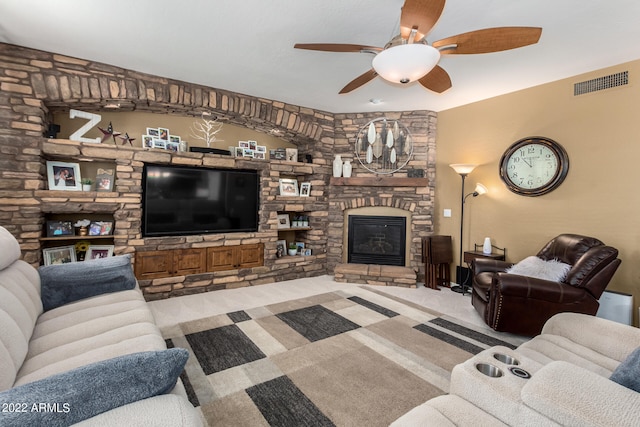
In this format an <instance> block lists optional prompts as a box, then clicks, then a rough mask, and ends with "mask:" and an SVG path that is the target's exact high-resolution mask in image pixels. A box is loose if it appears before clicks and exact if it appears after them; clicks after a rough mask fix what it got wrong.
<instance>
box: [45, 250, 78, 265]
mask: <svg viewBox="0 0 640 427" xmlns="http://www.w3.org/2000/svg"><path fill="white" fill-rule="evenodd" d="M42 257H43V258H44V265H54V264H68V263H70V262H76V247H75V245H70V246H60V247H57V248H48V249H43V250H42Z"/></svg>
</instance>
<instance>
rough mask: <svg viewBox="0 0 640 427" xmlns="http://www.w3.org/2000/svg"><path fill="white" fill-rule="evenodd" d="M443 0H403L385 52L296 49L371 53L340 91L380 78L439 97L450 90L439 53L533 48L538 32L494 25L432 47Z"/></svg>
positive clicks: (348, 47)
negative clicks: (418, 86)
mask: <svg viewBox="0 0 640 427" xmlns="http://www.w3.org/2000/svg"><path fill="white" fill-rule="evenodd" d="M445 1H446V0H405V2H404V5H403V6H402V12H401V14H400V34H399V35H397V36H396V37H394V38H393V39H391V41H390V42H389V43H387V44H386V45H385V47H384V48H381V47H375V46H366V45H359V44H341V43H308V44H305V43H297V44H295V45H294V46H293V47H294V48H296V49H308V50H319V51H324V52H361V53H371V54H374V55H375V56H374V58H373V61H372V63H371V65H372V68H371V69H370V70H369V71H367V72H365V73H363V74H362V75H360V76H358V77H356V78H355V79H353V80H352V81H351V82H349V83H348V84H347V85H346V86H345V87H343V88H342V90H341V91H340V93H341V94H343V93H348V92H351V91H352V90H354V89H357V88H359V87H360V86H362V85H364V84H365V83H367V82H369V81H371V80H373V79H374V78H375V77H376V76H380V77H382V78H383V79H385V80H388V81H390V82H393V83H402V84H406V83H411V82H414V81H416V80H417V81H418V82H419V83H420V84H421V85H422V86H423V87H425V88H426V89H429V90H432V91H434V92H437V93H442V92H444V91H446V90H447V89H449V88H450V87H451V78H450V77H449V74H448V73H447V72H446V71H445V70H444V69H443V68H442V67H440V66H438V61H439V60H440V55H454V54H471V53H489V52H499V51H503V50H509V49H515V48H519V47H523V46H528V45H531V44H535V43H537V42H538V40H539V39H540V35H541V34H542V28H538V27H497V28H486V29H483V30H477V31H471V32H468V33H463V34H458V35H456V36H452V37H447V38H445V39H442V40H438V41H436V42H433V43H431V45H429V44H428V43H427V41H426V36H427V35H428V34H429V32H431V30H432V29H433V27H434V26H435V25H436V22H437V21H438V19H439V18H440V15H441V14H442V10H443V9H444V4H445Z"/></svg>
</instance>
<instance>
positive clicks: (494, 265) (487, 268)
mask: <svg viewBox="0 0 640 427" xmlns="http://www.w3.org/2000/svg"><path fill="white" fill-rule="evenodd" d="M512 265H513V264H512V263H510V262H506V261H499V260H495V259H491V258H476V259H474V260H473V262H472V267H473V274H474V275H475V274H480V273H500V272H504V271H505V270H506V269H507V268H509V267H511V266H512Z"/></svg>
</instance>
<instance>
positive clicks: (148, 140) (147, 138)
mask: <svg viewBox="0 0 640 427" xmlns="http://www.w3.org/2000/svg"><path fill="white" fill-rule="evenodd" d="M153 138H157V136H155V137H154V136H153V135H142V148H153Z"/></svg>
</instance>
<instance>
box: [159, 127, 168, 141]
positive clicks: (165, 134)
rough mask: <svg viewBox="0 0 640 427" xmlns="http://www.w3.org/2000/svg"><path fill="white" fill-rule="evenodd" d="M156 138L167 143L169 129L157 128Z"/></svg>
mask: <svg viewBox="0 0 640 427" xmlns="http://www.w3.org/2000/svg"><path fill="white" fill-rule="evenodd" d="M158 138H160V139H162V140H163V141H169V129H167V128H158Z"/></svg>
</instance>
